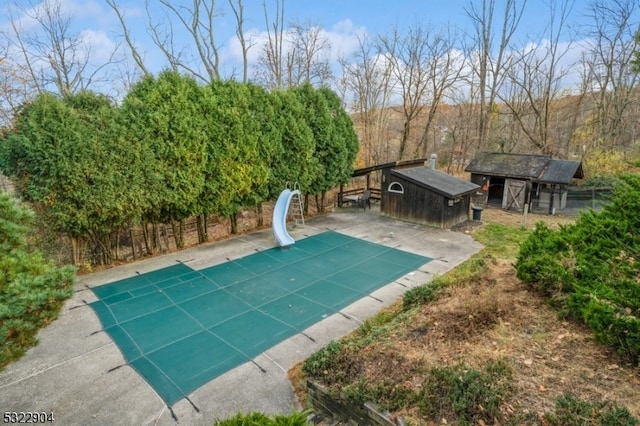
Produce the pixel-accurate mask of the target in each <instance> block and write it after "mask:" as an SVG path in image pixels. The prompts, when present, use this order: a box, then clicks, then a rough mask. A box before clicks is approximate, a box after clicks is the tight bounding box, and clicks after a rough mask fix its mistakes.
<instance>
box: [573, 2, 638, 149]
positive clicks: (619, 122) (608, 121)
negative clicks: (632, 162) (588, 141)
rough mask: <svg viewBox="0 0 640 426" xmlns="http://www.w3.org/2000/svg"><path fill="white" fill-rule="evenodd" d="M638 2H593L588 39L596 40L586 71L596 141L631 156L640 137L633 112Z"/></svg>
mask: <svg viewBox="0 0 640 426" xmlns="http://www.w3.org/2000/svg"><path fill="white" fill-rule="evenodd" d="M639 8H640V5H639V4H638V2H637V1H636V0H606V1H605V0H593V1H592V2H591V3H590V17H591V21H592V22H593V25H592V26H591V27H588V28H587V35H588V36H589V37H590V39H591V40H593V42H592V44H591V46H590V48H589V53H588V56H586V57H585V61H584V64H585V67H586V69H587V70H588V74H587V75H586V78H587V83H586V85H587V86H589V87H590V89H591V95H592V96H593V97H594V98H595V103H596V109H595V117H594V119H593V120H590V121H591V123H593V133H594V134H593V137H592V139H593V140H594V141H595V143H598V144H601V145H602V146H603V147H606V148H614V149H620V150H622V152H624V153H625V154H628V153H629V152H630V147H631V143H632V142H634V140H635V139H636V137H637V132H638V130H639V129H638V128H637V125H636V123H637V121H638V120H637V116H636V115H634V113H635V111H634V108H633V104H634V102H636V101H635V99H634V92H635V91H636V89H637V86H638V74H637V73H636V72H634V67H633V59H634V52H637V51H638V49H639V48H640V40H639V39H638V38H637V37H636V35H637V34H638V31H639V30H640V27H639V23H638V18H637V13H638V10H639Z"/></svg>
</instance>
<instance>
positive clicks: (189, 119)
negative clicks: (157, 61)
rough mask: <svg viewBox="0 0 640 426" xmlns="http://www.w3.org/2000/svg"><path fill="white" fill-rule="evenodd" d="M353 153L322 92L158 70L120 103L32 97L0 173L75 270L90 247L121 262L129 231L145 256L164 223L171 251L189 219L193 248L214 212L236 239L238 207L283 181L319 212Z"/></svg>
mask: <svg viewBox="0 0 640 426" xmlns="http://www.w3.org/2000/svg"><path fill="white" fill-rule="evenodd" d="M357 152H358V140H357V136H356V134H355V131H354V129H353V124H352V122H351V119H350V118H349V116H348V115H347V113H346V112H345V111H344V109H343V107H342V103H341V101H340V99H339V97H338V96H337V95H336V94H335V93H334V92H332V91H331V90H329V89H325V88H321V89H315V88H313V87H312V86H311V85H309V84H306V85H301V86H298V87H296V88H292V89H287V90H273V91H271V92H267V91H266V90H265V89H263V88H261V87H260V86H257V85H253V84H249V83H237V82H231V81H226V82H224V81H219V80H216V81H214V82H211V83H208V84H206V85H201V84H198V83H197V82H196V81H195V79H193V78H192V77H189V76H184V75H180V74H179V73H178V72H175V71H165V72H163V73H161V74H160V75H158V76H157V77H154V76H151V75H147V76H145V77H143V78H142V79H141V80H140V81H139V82H138V83H137V84H135V85H134V86H133V87H132V88H131V90H130V91H129V92H128V94H127V95H126V96H125V97H124V99H123V100H122V102H121V104H120V105H115V104H114V103H113V102H112V101H110V100H109V99H108V98H107V97H105V96H103V95H100V94H97V93H94V92H90V91H85V90H82V91H79V92H77V93H69V94H67V95H65V96H58V95H54V94H50V93H42V94H40V95H38V96H37V97H36V98H35V99H34V100H33V101H32V102H29V103H27V104H25V105H24V106H23V108H22V109H21V110H20V112H19V113H18V114H17V115H16V118H15V120H14V124H13V127H12V128H11V129H9V130H8V131H7V132H6V133H5V134H4V135H3V136H2V139H0V169H1V170H2V171H3V172H4V173H5V174H6V175H8V176H10V177H12V179H13V180H14V181H15V183H16V187H17V189H18V191H19V193H20V194H21V195H22V197H23V198H24V199H25V200H26V201H29V202H31V203H32V205H33V206H34V208H35V209H36V210H37V212H38V213H40V214H41V215H42V217H43V218H45V223H47V224H48V226H50V227H51V229H52V230H53V231H55V232H57V233H60V234H63V235H66V236H67V237H68V238H69V239H70V241H71V246H72V252H73V262H74V263H75V264H78V265H79V264H82V263H83V262H84V261H85V259H83V253H85V248H86V247H87V245H91V247H92V249H93V251H94V252H96V251H97V252H99V253H100V254H101V256H100V259H101V263H111V262H112V261H114V260H116V259H118V246H119V243H118V237H117V236H118V235H119V231H120V230H121V229H124V228H127V227H130V226H131V225H133V224H141V225H142V229H143V232H144V237H145V238H144V240H145V245H146V250H147V252H148V253H154V252H155V251H157V248H158V232H157V228H158V224H160V223H165V224H171V226H172V227H173V234H174V237H175V243H176V246H177V247H178V248H182V247H183V246H184V239H183V235H184V223H185V219H187V218H191V217H196V218H197V223H198V239H199V241H200V242H205V241H207V240H208V235H207V226H206V225H207V224H206V222H207V218H208V217H210V216H211V215H216V216H226V217H230V218H231V227H232V230H231V232H232V233H234V232H236V229H237V215H238V213H239V212H240V211H241V210H242V209H243V208H253V207H256V208H258V209H260V208H261V204H262V203H263V202H265V201H269V200H273V199H275V198H276V197H277V194H278V193H279V192H280V191H281V190H282V189H283V188H284V187H285V185H286V183H287V182H291V183H293V182H298V183H299V185H300V187H301V188H302V190H303V192H304V193H305V194H307V196H308V195H309V194H310V195H315V196H316V197H317V201H318V203H319V208H320V209H321V210H322V209H323V208H324V204H323V200H324V198H325V197H324V195H325V193H326V191H328V190H329V189H331V188H333V187H335V186H336V185H338V184H340V183H345V182H347V181H348V180H349V178H350V177H351V173H352V165H353V163H354V160H355V157H356V155H357ZM305 204H306V203H305ZM259 217H260V215H259Z"/></svg>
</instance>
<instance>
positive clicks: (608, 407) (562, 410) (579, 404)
mask: <svg viewBox="0 0 640 426" xmlns="http://www.w3.org/2000/svg"><path fill="white" fill-rule="evenodd" d="M544 419H545V421H546V422H545V423H546V424H549V425H551V426H588V425H593V426H596V425H598V426H633V425H637V424H638V419H636V418H635V417H633V416H632V415H631V413H629V410H627V409H626V408H624V407H618V406H617V405H615V404H612V403H609V402H606V401H595V402H589V401H582V400H579V399H577V398H574V397H573V396H572V395H562V396H561V397H559V398H558V399H557V401H556V407H555V411H554V412H553V413H547V414H545V416H544Z"/></svg>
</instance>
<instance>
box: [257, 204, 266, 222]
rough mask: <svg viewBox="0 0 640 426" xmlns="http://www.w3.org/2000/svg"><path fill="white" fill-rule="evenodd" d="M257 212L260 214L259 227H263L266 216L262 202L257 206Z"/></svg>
mask: <svg viewBox="0 0 640 426" xmlns="http://www.w3.org/2000/svg"><path fill="white" fill-rule="evenodd" d="M256 213H257V216H258V228H260V227H262V226H263V225H264V217H262V215H263V213H262V203H258V205H257V206H256Z"/></svg>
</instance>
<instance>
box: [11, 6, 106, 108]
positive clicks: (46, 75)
mask: <svg viewBox="0 0 640 426" xmlns="http://www.w3.org/2000/svg"><path fill="white" fill-rule="evenodd" d="M62 6H63V3H62V1H61V0H44V1H41V2H36V1H34V0H30V1H28V2H21V3H16V5H15V8H14V9H13V10H12V11H11V15H12V16H11V28H12V30H13V37H12V44H13V48H15V49H16V50H18V51H19V52H20V55H21V56H22V61H21V62H22V65H21V68H22V70H24V71H25V73H26V75H25V77H26V76H28V78H29V79H30V81H31V84H32V85H33V87H35V88H36V89H37V90H38V91H43V90H52V89H53V88H54V87H55V89H56V90H57V91H58V92H59V93H61V94H62V95H65V96H66V95H69V94H71V93H75V92H77V91H79V90H82V89H87V88H89V87H90V86H92V85H93V84H96V83H99V82H106V81H108V80H109V76H108V75H105V74H104V71H105V69H106V67H107V66H108V65H110V64H113V63H114V62H115V59H114V58H115V53H116V51H117V47H116V49H114V51H113V53H112V55H111V57H110V58H108V59H107V60H106V61H104V62H103V63H93V62H92V51H91V46H90V44H89V43H88V42H87V40H86V39H85V38H83V36H82V35H78V34H74V33H73V31H72V22H73V21H72V18H71V16H70V15H69V14H68V13H66V12H65V10H63V7H62ZM16 14H19V15H21V16H16ZM25 20H30V21H32V22H35V23H36V24H37V25H35V26H33V27H32V28H29V29H26V28H23V23H24V22H25Z"/></svg>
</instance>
